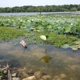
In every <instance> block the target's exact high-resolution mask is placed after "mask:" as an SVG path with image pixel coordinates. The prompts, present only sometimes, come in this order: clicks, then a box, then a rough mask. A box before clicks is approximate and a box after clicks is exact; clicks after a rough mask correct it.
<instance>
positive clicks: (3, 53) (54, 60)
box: [0, 39, 80, 80]
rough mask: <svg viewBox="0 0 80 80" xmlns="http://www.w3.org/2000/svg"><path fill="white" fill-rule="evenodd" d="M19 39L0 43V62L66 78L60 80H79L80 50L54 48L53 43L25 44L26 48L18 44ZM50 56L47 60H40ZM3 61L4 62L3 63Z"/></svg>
mask: <svg viewBox="0 0 80 80" xmlns="http://www.w3.org/2000/svg"><path fill="white" fill-rule="evenodd" d="M19 41H20V39H18V40H12V41H9V42H1V43H0V64H4V65H6V63H7V62H8V63H9V64H10V67H17V68H18V67H26V68H27V69H28V70H30V71H37V70H40V71H42V72H44V73H46V74H49V75H51V77H52V78H54V76H60V75H61V74H64V75H65V77H66V78H64V79H62V80H80V50H77V51H72V50H71V49H62V48H56V47H54V46H53V45H49V44H48V45H47V51H46V52H45V44H27V49H25V48H24V47H23V46H22V45H20V44H19ZM45 56H48V57H51V59H50V60H49V61H47V62H46V61H45V60H46V59H44V60H41V59H42V58H43V57H45ZM3 62H4V63H3ZM60 80H61V79H60Z"/></svg>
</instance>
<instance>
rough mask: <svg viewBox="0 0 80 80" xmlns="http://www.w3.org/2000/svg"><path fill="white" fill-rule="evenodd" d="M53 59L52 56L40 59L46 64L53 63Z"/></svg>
mask: <svg viewBox="0 0 80 80" xmlns="http://www.w3.org/2000/svg"><path fill="white" fill-rule="evenodd" d="M51 59H52V57H50V56H44V57H42V58H40V60H41V61H43V62H44V63H49V62H50V61H51Z"/></svg>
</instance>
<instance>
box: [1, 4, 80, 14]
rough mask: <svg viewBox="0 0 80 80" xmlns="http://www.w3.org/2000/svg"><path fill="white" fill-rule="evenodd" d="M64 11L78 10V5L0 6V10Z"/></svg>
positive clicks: (79, 9) (79, 6) (79, 7)
mask: <svg viewBox="0 0 80 80" xmlns="http://www.w3.org/2000/svg"><path fill="white" fill-rule="evenodd" d="M61 11H62V12H65V11H80V5H76V4H75V5H72V4H70V5H45V6H22V7H18V6H16V7H12V8H10V7H5V8H2V7H1V8H0V12H3V13H4V12H61Z"/></svg>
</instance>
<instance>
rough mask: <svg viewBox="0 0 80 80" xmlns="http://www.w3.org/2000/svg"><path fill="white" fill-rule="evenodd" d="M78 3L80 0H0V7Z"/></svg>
mask: <svg viewBox="0 0 80 80" xmlns="http://www.w3.org/2000/svg"><path fill="white" fill-rule="evenodd" d="M63 4H80V0H1V1H0V7H14V6H25V5H33V6H40V5H42V6H44V5H63Z"/></svg>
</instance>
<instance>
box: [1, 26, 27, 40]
mask: <svg viewBox="0 0 80 80" xmlns="http://www.w3.org/2000/svg"><path fill="white" fill-rule="evenodd" d="M25 33H26V31H24V30H21V29H16V28H11V27H0V41H9V40H11V39H14V38H18V37H20V36H24V34H25Z"/></svg>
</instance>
